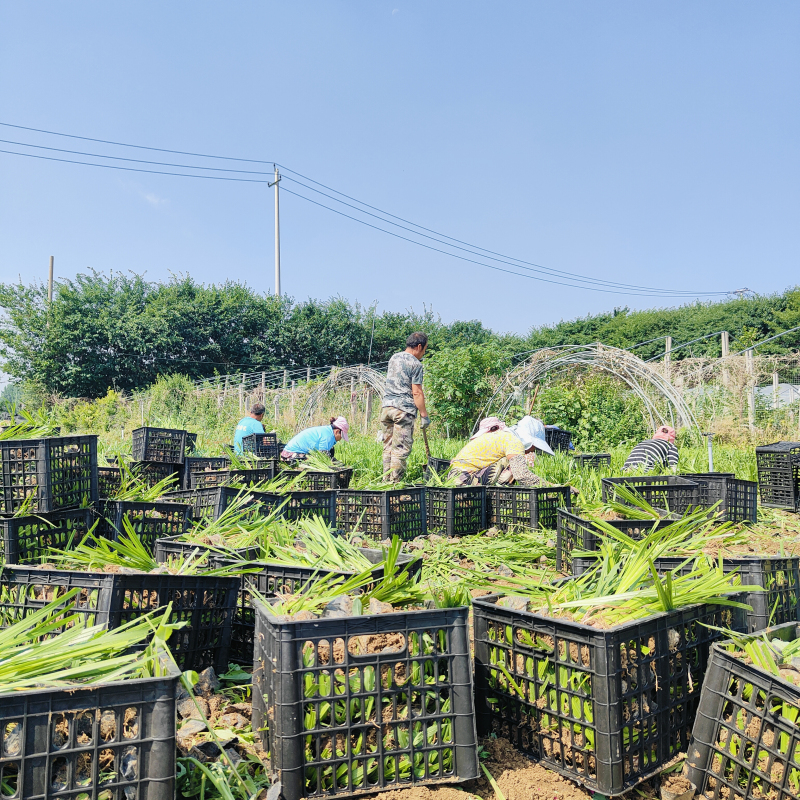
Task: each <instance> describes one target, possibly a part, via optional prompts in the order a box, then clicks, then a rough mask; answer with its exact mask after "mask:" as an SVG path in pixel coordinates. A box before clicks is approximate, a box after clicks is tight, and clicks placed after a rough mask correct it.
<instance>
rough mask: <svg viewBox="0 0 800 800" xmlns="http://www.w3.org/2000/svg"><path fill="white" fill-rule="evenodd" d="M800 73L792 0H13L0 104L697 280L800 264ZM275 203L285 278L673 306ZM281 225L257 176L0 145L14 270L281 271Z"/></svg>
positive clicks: (649, 276) (366, 295) (505, 301)
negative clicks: (210, 176)
mask: <svg viewBox="0 0 800 800" xmlns="http://www.w3.org/2000/svg"><path fill="white" fill-rule="evenodd" d="M799 90H800V4H798V3H796V2H762V3H752V2H731V1H730V0H726V1H725V2H702V3H698V2H647V3H643V2H625V3H622V2H595V1H594V0H593V1H592V2H558V3H556V2H548V3H541V2H534V1H533V0H526V1H525V2H516V3H511V2H491V3H490V2H447V1H445V0H439V1H438V2H436V3H430V2H403V0H392V1H391V2H383V1H382V0H373V1H371V2H353V0H348V2H335V1H333V0H326V2H293V3H286V2H281V3H277V2H259V3H252V2H240V3H236V4H230V3H225V4H223V3H207V2H191V3H189V2H170V3H163V2H158V3H156V2H138V3H135V4H122V3H107V2H102V3H101V2H80V3H63V2H37V3H19V2H13V1H12V2H9V1H8V0H2V2H0V97H2V104H0V122H8V123H14V124H17V125H23V126H29V127H34V128H42V129H47V130H52V131H61V132H66V133H72V134H77V135H81V136H88V137H94V138H101V139H109V140H115V141H121V142H130V143H137V144H143V145H150V146H154V147H161V148H167V149H175V150H185V151H191V152H200V153H211V154H223V155H231V156H237V157H242V158H252V159H263V160H267V161H270V162H271V161H273V160H274V161H278V162H280V163H281V164H284V165H286V166H287V167H289V168H291V169H293V170H296V171H297V172H299V173H302V174H304V175H307V176H310V177H312V178H314V179H315V180H317V181H320V182H322V183H324V184H327V185H329V186H332V187H334V188H336V189H338V190H339V191H342V192H345V193H347V194H349V195H352V196H354V197H356V198H358V199H360V200H363V201H366V202H368V203H370V204H372V205H374V206H377V207H379V208H381V209H384V210H386V211H389V212H391V213H393V214H396V215H399V216H401V217H404V218H406V219H409V220H412V221H413V222H416V223H419V224H421V225H424V226H426V227H429V228H432V229H434V230H436V231H440V232H443V233H445V234H447V235H449V236H452V237H456V238H458V239H462V240H465V241H468V242H470V243H473V244H476V245H479V246H480V247H483V248H487V249H490V250H494V251H497V252H501V253H504V254H509V255H511V256H514V257H516V258H520V259H525V260H527V261H530V262H535V263H537V264H543V265H545V266H547V267H551V268H554V269H559V270H564V271H568V272H575V273H579V274H581V275H584V276H590V277H593V278H599V279H605V280H612V281H617V282H620V283H628V284H636V285H646V286H655V287H666V288H669V289H682V290H687V291H689V292H697V293H699V292H713V291H726V290H731V289H738V288H741V287H748V288H750V289H752V290H755V291H757V292H764V293H767V292H774V291H781V290H783V289H784V288H786V287H787V286H789V285H793V284H794V283H797V282H798V278H797V275H798V269H797V265H798V255H799V254H800V226H798V220H799V219H800V188H799V187H800V155H799V153H800V150H798V147H797V142H798V140H800V124H799V122H800V103H799V102H798V100H800V97H799V96H798V95H799V94H800V92H799ZM0 138H3V139H7V140H13V141H17V142H27V143H29V144H39V145H44V146H49V147H61V148H67V149H74V150H84V151H87V152H96V153H106V154H113V155H117V156H125V157H129V158H145V159H152V160H160V161H174V162H176V163H190V161H191V163H205V164H211V165H216V166H226V165H225V164H224V163H222V162H210V161H204V162H198V160H197V159H194V160H190V159H188V157H183V156H169V155H167V154H163V153H162V154H157V153H148V152H146V151H133V150H124V149H122V148H113V147H108V146H104V145H99V144H94V143H89V142H80V141H78V140H69V139H64V138H58V137H52V136H46V135H43V134H36V133H32V132H29V131H20V130H15V129H13V128H3V127H0ZM0 148H1V149H13V150H17V151H25V152H32V153H36V152H38V153H39V154H48V155H52V156H59V154H58V153H53V152H48V151H44V150H41V151H36V150H33V149H30V148H24V147H22V146H19V145H6V144H0ZM63 157H66V158H74V159H79V158H80V157H79V156H73V155H66V156H63ZM84 160H86V159H84ZM118 163H124V162H118ZM228 166H233V167H242V168H245V169H261V167H259V166H258V165H255V166H254V165H247V164H233V165H228ZM154 169H158V167H154ZM284 185H285V186H286V187H287V188H292V189H294V190H297V191H302V192H305V194H307V195H309V196H311V193H310V192H308V191H307V190H304V189H302V187H298V186H297V185H296V184H295V185H292V184H290V183H289V182H288V181H287V183H285V184H284ZM316 199H317V200H320V201H322V202H325V203H328V204H330V203H329V201H328V200H327V199H326V198H323V197H319V196H318V197H317V198H316ZM342 210H343V211H345V212H346V213H352V212H350V211H348V209H346V208H342ZM281 216H282V229H281V239H282V266H283V290H284V292H286V293H288V294H291V295H293V296H294V297H296V298H298V299H304V298H306V297H309V296H313V297H328V296H331V295H334V294H340V295H342V296H344V297H347V298H350V299H351V300H358V301H360V302H361V303H363V304H366V305H369V304H371V303H373V302H377V303H378V306H379V308H380V309H385V310H402V309H406V308H414V309H416V310H422V307H423V305H427V306H429V307H432V308H433V309H434V311H437V312H439V313H440V314H441V315H442V317H443V318H444V319H445V320H447V321H449V320H453V319H473V318H477V319H481V320H482V321H483V322H484V323H486V324H487V325H489V326H491V327H492V328H494V329H496V330H499V331H516V332H520V333H521V332H525V331H527V330H528V329H529V328H530V327H531V326H534V325H540V324H544V323H551V322H557V321H558V320H559V319H562V318H563V319H569V318H574V317H576V316H582V315H585V314H587V313H591V312H597V311H602V310H610V309H612V308H614V307H615V306H621V305H628V306H630V307H632V308H645V307H652V306H674V305H677V304H679V302H680V301H679V300H676V299H674V298H664V297H651V296H647V297H641V296H637V297H628V296H624V295H621V294H616V293H614V292H612V293H599V292H591V291H587V290H585V289H580V288H574V287H563V286H553V285H549V284H545V283H540V282H537V281H534V280H529V279H525V278H521V277H517V276H514V275H508V274H504V273H502V272H497V271H492V270H490V269H487V268H485V267H481V266H478V265H475V264H469V263H465V262H463V261H458V260H455V259H452V258H450V257H448V256H445V255H442V254H439V253H435V252H431V251H428V250H424V249H422V248H419V247H416V246H414V245H412V244H409V243H407V242H404V241H401V240H398V239H395V238H392V237H390V236H387V235H385V234H383V233H380V232H377V231H374V230H371V229H369V228H367V227H365V226H364V225H361V224H358V223H356V222H353V221H351V220H348V219H345V218H343V217H341V216H337V215H335V214H332V213H330V212H329V211H326V210H324V209H321V208H318V207H316V206H313V205H311V204H310V203H308V202H306V201H304V200H301V199H299V198H296V197H291V196H289V195H286V194H284V195H283V197H282V202H281ZM363 219H367V218H366V217H364V218H363ZM372 221H373V222H374V220H372ZM398 232H399V233H401V234H403V231H398ZM273 246H274V245H273V199H272V192H271V190H269V189H268V188H267V186H266V185H262V184H248V183H226V182H222V181H211V180H194V179H189V178H175V177H168V176H163V175H149V174H140V173H135V172H122V171H114V170H106V169H94V168H90V167H81V166H74V165H71V164H62V163H56V162H48V161H40V160H35V159H29V158H21V157H16V156H10V155H5V154H0V280H2V281H11V280H16V279H17V277H18V276H21V277H22V279H23V281H28V280H31V279H33V278H38V277H41V278H43V279H44V278H46V274H47V264H48V259H49V256H50V255H54V256H55V259H56V275H57V277H71V276H73V275H75V274H76V273H77V272H81V271H86V269H87V268H89V267H92V268H95V269H98V270H105V271H107V270H109V269H114V270H121V271H127V270H132V271H134V272H140V273H141V272H144V273H145V274H146V275H147V276H148V277H149V278H150V279H153V280H162V279H166V278H168V277H169V275H170V274H171V273H190V274H191V275H192V276H194V277H195V278H196V279H197V280H199V281H202V282H220V281H223V280H226V279H232V280H240V281H245V282H247V283H248V284H249V285H251V286H252V287H254V288H256V289H257V290H260V291H271V290H272V288H273Z"/></svg>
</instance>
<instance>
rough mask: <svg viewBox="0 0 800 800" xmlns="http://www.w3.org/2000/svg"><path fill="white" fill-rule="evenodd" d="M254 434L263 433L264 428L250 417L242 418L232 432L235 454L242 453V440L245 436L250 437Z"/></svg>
mask: <svg viewBox="0 0 800 800" xmlns="http://www.w3.org/2000/svg"><path fill="white" fill-rule="evenodd" d="M254 433H264V426H263V425H262V424H261V423H260V422H259V421H258V420H257V419H253V418H252V417H242V418H241V419H240V420H239V424H238V425H237V426H236V430H235V431H234V432H233V449H234V450H235V451H236V452H237V453H241V452H243V451H242V439H243V438H244V437H245V436H251V435H252V434H254Z"/></svg>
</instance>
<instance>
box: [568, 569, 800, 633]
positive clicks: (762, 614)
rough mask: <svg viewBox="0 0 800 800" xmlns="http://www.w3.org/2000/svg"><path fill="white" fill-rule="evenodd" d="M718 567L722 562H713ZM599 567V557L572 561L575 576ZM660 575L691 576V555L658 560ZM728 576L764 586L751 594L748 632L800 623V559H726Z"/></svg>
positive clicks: (748, 602)
mask: <svg viewBox="0 0 800 800" xmlns="http://www.w3.org/2000/svg"><path fill="white" fill-rule="evenodd" d="M710 560H711V561H712V562H713V563H714V564H718V563H719V559H717V558H711V559H710ZM596 564H597V558H591V557H589V556H581V557H579V558H573V559H572V574H573V575H582V574H583V573H584V572H586V570H588V569H591V568H592V567H594V566H595V565H596ZM654 565H655V568H656V569H657V570H658V572H659V573H665V572H673V571H674V570H678V569H679V573H678V574H679V575H688V574H689V573H690V572H692V571H693V569H694V559H693V558H692V557H691V556H664V557H662V558H657V559H655V561H654ZM722 571H723V572H724V573H726V574H727V573H730V572H738V573H739V574H740V575H741V578H742V585H743V586H760V587H761V588H762V589H763V591H756V592H747V593H746V594H747V600H746V602H747V604H748V605H749V606H751V607H752V611H748V612H747V630H748V631H749V632H751V633H752V632H753V631H761V630H764V628H768V627H769V626H770V625H781V624H783V623H785V622H797V621H800V557H789V556H749V557H742V558H727V557H723V560H722Z"/></svg>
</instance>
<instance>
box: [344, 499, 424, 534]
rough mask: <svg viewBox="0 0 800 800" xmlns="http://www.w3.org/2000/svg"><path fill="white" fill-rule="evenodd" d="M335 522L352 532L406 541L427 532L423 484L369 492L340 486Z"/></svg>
mask: <svg viewBox="0 0 800 800" xmlns="http://www.w3.org/2000/svg"><path fill="white" fill-rule="evenodd" d="M336 521H337V522H336V524H337V526H338V527H339V528H341V529H342V530H343V531H348V532H349V531H353V530H356V529H358V530H359V531H360V532H362V533H365V534H369V535H373V536H379V537H380V538H381V539H391V538H392V536H399V537H400V539H401V540H403V541H409V540H411V539H414V538H415V537H417V536H424V535H425V534H426V533H427V532H428V525H427V508H426V502H425V487H424V486H409V487H408V488H406V489H389V490H383V491H372V490H369V489H344V490H339V491H338V492H337V493H336Z"/></svg>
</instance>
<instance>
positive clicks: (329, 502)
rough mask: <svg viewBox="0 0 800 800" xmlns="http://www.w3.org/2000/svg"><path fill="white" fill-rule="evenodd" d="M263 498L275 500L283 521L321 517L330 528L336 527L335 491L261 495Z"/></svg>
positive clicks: (319, 490) (317, 490)
mask: <svg viewBox="0 0 800 800" xmlns="http://www.w3.org/2000/svg"><path fill="white" fill-rule="evenodd" d="M262 494H263V495H264V497H272V498H275V503H276V504H277V505H281V506H282V511H281V516H282V517H284V519H289V520H298V519H303V518H304V517H322V519H323V520H325V522H327V523H328V526H329V527H331V528H335V527H337V525H338V523H337V510H336V496H337V491H336V490H335V489H333V490H331V489H316V490H311V489H309V490H307V491H299V492H287V493H286V494H275V495H271V494H269V493H268V492H263V493H262Z"/></svg>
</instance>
